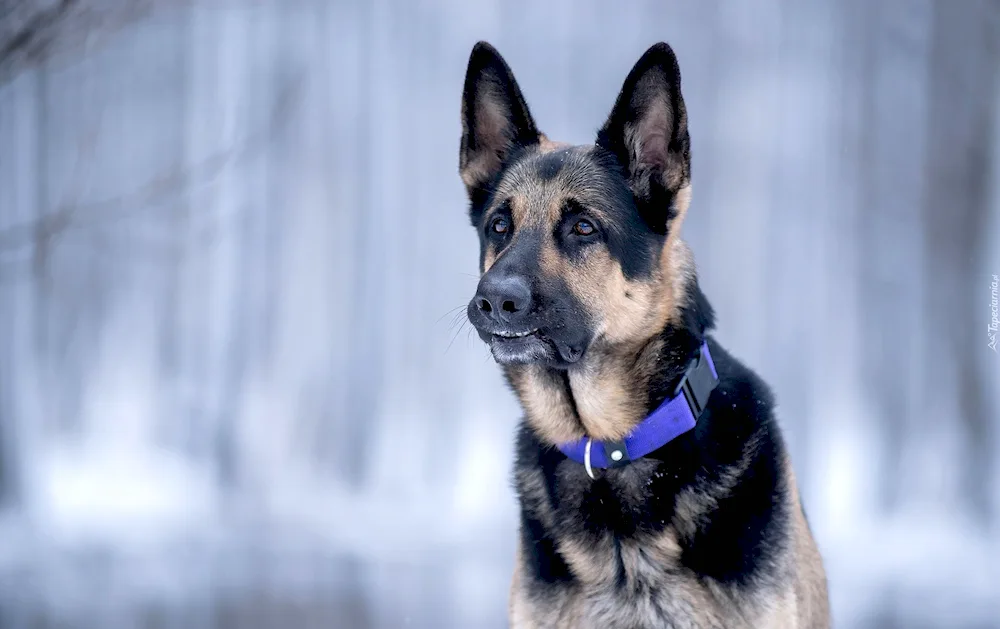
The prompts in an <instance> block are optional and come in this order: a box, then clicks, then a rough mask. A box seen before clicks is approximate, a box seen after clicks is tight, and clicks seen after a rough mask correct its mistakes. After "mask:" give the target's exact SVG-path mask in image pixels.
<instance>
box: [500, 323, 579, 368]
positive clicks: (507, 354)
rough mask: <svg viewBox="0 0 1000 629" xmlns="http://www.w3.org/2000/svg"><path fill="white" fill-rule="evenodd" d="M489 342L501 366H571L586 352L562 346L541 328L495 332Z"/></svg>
mask: <svg viewBox="0 0 1000 629" xmlns="http://www.w3.org/2000/svg"><path fill="white" fill-rule="evenodd" d="M484 340H486V339H484ZM487 343H488V344H489V347H490V352H491V353H492V354H493V359H494V360H496V361H497V363H499V364H501V365H524V364H530V363H546V364H553V365H558V364H569V363H573V362H576V361H577V360H579V358H580V357H581V355H582V353H583V351H582V348H575V347H571V346H569V345H566V344H564V343H559V342H557V341H556V340H554V339H552V338H551V337H549V336H548V335H546V334H545V333H544V332H542V331H541V330H540V329H538V328H532V329H528V330H519V331H514V330H497V331H492V332H491V333H490V334H489V336H488V340H487Z"/></svg>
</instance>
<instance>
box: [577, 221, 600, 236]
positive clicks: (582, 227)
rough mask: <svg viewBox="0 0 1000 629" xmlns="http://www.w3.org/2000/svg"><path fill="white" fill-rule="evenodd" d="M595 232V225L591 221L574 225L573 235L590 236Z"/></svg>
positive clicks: (578, 222)
mask: <svg viewBox="0 0 1000 629" xmlns="http://www.w3.org/2000/svg"><path fill="white" fill-rule="evenodd" d="M595 231H596V230H595V229H594V225H593V224H592V223H591V222H590V221H577V222H576V225H573V233H574V234H576V235H577V236H590V235H592V234H593V233H594V232H595Z"/></svg>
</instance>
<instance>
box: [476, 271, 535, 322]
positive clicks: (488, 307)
mask: <svg viewBox="0 0 1000 629" xmlns="http://www.w3.org/2000/svg"><path fill="white" fill-rule="evenodd" d="M476 305H477V306H478V307H479V310H480V312H482V313H483V314H484V315H486V316H487V317H489V318H491V319H493V320H496V321H504V322H506V323H514V322H516V321H517V319H518V318H520V317H521V316H523V315H524V314H526V313H527V312H528V311H529V310H531V287H530V286H528V282H527V280H525V279H524V278H523V277H521V276H519V275H507V276H501V277H488V276H487V277H484V278H483V281H482V282H481V283H480V284H479V294H477V295H476Z"/></svg>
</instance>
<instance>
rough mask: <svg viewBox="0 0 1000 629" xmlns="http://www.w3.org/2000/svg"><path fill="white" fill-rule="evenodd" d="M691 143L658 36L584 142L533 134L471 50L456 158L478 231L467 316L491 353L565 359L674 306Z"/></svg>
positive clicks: (673, 68) (490, 58)
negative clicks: (475, 280)
mask: <svg viewBox="0 0 1000 629" xmlns="http://www.w3.org/2000/svg"><path fill="white" fill-rule="evenodd" d="M689 146H690V141H689V138H688V125H687V114H686V112H685V108H684V101H683V99H682V97H681V89H680V70H679V68H678V65H677V58H676V56H675V55H674V53H673V51H672V50H671V48H670V47H669V46H668V45H667V44H663V43H661V44H657V45H655V46H653V47H652V48H650V49H649V50H648V51H647V52H646V53H645V54H644V55H643V56H642V57H641V58H640V59H639V61H638V62H637V63H636V65H635V67H634V68H633V69H632V71H631V72H630V73H629V75H628V77H627V78H626V79H625V83H624V85H623V87H622V90H621V93H620V94H619V95H618V98H617V101H616V102H615V104H614V107H613V109H612V111H611V114H610V115H609V116H608V119H607V121H606V122H605V123H604V126H603V127H602V128H601V129H600V131H599V132H598V134H597V138H596V141H595V143H594V144H593V145H587V146H569V145H564V144H559V143H555V142H552V141H550V140H549V139H548V138H546V137H545V135H544V134H542V133H540V132H539V130H538V128H537V127H536V125H535V121H534V119H533V118H532V116H531V113H530V111H529V110H528V105H527V103H526V102H525V99H524V96H523V95H522V94H521V90H520V88H519V87H518V85H517V82H516V81H515V79H514V75H513V74H512V72H511V70H510V68H509V67H508V65H507V64H506V62H504V60H503V58H502V57H501V56H500V55H499V53H497V51H496V50H495V49H494V48H493V47H491V46H490V45H489V44H486V43H484V42H480V43H479V44H477V45H476V46H475V48H474V49H473V51H472V55H471V57H470V59H469V67H468V71H467V74H466V78H465V88H464V93H463V98H462V144H461V151H460V157H459V164H460V172H461V176H462V180H463V181H464V182H465V185H466V188H467V191H468V195H469V200H470V217H471V220H472V224H473V226H475V228H476V230H477V231H478V233H479V240H480V272H481V278H480V281H479V285H478V288H477V291H476V294H475V296H474V297H473V298H472V300H471V301H470V302H469V306H468V315H469V320H470V321H471V322H472V324H473V325H474V326H475V328H476V330H477V331H478V332H479V335H480V337H481V338H482V339H483V340H484V341H485V342H486V343H488V344H489V346H490V349H491V351H492V353H493V356H494V358H495V359H496V360H497V362H499V363H500V364H503V365H512V364H525V363H540V364H546V365H549V366H552V367H556V368H567V367H569V366H570V365H572V364H574V363H577V362H579V361H581V360H583V359H584V357H586V356H587V355H588V354H594V353H600V352H602V351H608V350H612V349H613V348H616V347H622V346H626V347H633V346H634V345H635V344H637V343H642V342H645V341H646V340H648V339H649V338H650V337H651V336H653V335H655V334H658V333H659V332H660V331H661V330H662V329H663V327H664V326H665V325H666V324H667V323H668V322H669V321H670V320H671V317H673V316H675V315H676V312H677V309H678V307H679V301H680V299H681V298H682V296H683V283H684V282H683V280H684V277H683V276H685V275H686V274H688V273H689V271H688V269H689V263H688V258H689V256H688V254H687V250H686V248H685V247H684V246H683V244H682V243H680V241H679V240H678V239H677V233H678V231H679V229H680V224H681V221H682V220H683V217H684V214H685V211H686V210H687V206H688V201H689V198H690V149H689Z"/></svg>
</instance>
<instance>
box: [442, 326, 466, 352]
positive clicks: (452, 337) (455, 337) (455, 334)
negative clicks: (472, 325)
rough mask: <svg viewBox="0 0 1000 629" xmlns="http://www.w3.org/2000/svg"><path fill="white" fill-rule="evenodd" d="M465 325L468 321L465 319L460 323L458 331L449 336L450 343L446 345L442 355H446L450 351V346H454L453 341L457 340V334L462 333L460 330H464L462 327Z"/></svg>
mask: <svg viewBox="0 0 1000 629" xmlns="http://www.w3.org/2000/svg"><path fill="white" fill-rule="evenodd" d="M466 323H468V319H466V320H464V321H462V325H461V326H459V328H458V330H456V331H455V333H454V334H453V335H452V336H451V342H449V343H448V347H446V348H445V349H444V353H445V354H447V353H448V350H450V349H451V346H452V345H454V344H455V339H457V338H458V335H459V334H460V333H461V332H462V328H464V327H465V324H466Z"/></svg>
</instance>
